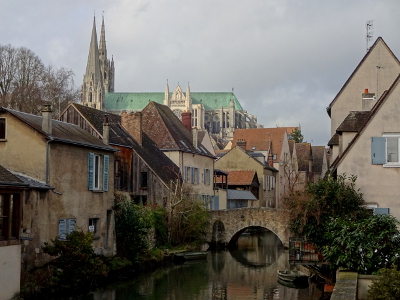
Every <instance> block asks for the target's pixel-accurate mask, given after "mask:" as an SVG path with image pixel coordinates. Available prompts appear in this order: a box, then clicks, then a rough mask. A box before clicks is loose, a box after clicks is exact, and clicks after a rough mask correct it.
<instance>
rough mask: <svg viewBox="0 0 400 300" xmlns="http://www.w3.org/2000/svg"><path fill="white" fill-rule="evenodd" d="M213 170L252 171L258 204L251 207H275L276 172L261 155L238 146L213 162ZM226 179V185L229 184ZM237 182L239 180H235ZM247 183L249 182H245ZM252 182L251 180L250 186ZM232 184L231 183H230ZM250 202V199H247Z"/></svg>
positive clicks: (252, 204)
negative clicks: (255, 179) (254, 176)
mask: <svg viewBox="0 0 400 300" xmlns="http://www.w3.org/2000/svg"><path fill="white" fill-rule="evenodd" d="M215 168H217V169H221V170H230V171H233V170H236V171H245V170H246V171H253V172H255V174H256V175H257V178H258V180H257V181H258V182H259V184H258V195H257V196H258V197H257V202H258V203H253V202H251V203H249V205H251V206H259V207H276V176H277V170H276V169H275V168H273V167H271V166H270V165H269V164H268V162H267V161H266V158H265V156H264V155H263V154H261V153H255V152H251V151H246V150H244V149H242V148H241V147H239V146H236V147H234V148H233V149H231V150H230V151H228V152H227V153H226V154H224V155H223V156H222V157H220V158H218V159H217V160H216V161H215ZM229 180H230V179H229V178H228V183H229ZM235 181H239V179H235ZM247 181H248V182H249V180H247ZM252 182H253V178H251V182H250V184H251V183H252ZM231 183H232V181H231ZM249 200H250V199H249Z"/></svg>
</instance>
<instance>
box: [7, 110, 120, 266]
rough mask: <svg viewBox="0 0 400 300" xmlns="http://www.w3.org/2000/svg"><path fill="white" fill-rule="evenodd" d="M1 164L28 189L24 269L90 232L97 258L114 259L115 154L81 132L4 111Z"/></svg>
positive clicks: (47, 117)
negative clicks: (46, 248) (70, 236)
mask: <svg viewBox="0 0 400 300" xmlns="http://www.w3.org/2000/svg"><path fill="white" fill-rule="evenodd" d="M0 123H1V124H2V126H0V164H1V165H3V166H4V167H5V168H6V169H7V170H9V171H11V172H12V173H13V174H14V175H15V176H17V177H18V178H19V179H20V180H21V181H23V182H24V183H27V184H29V190H26V191H25V194H24V197H25V199H24V201H23V202H22V203H21V210H22V218H21V230H20V232H19V235H20V239H21V240H23V243H22V245H21V248H22V249H21V252H22V262H23V268H28V269H29V268H30V267H32V266H35V265H36V266H37V265H41V264H42V263H44V262H46V261H48V259H49V257H48V256H47V255H46V254H44V253H43V252H42V246H43V245H44V242H50V240H51V239H54V238H55V237H56V236H59V237H60V238H61V239H63V238H65V236H66V234H67V233H69V232H71V231H73V230H74V229H76V228H82V229H83V230H84V231H91V232H92V233H93V236H94V240H93V247H94V249H95V251H96V252H97V253H103V254H105V255H112V254H114V228H113V223H114V218H113V210H112V207H113V203H114V168H113V165H114V152H115V151H116V150H115V149H114V148H112V147H110V146H109V145H107V144H104V143H103V141H101V140H100V139H98V138H96V137H94V136H92V135H91V134H89V133H88V132H86V131H85V130H83V129H81V128H79V127H78V126H75V125H72V124H67V123H64V122H60V121H56V120H52V119H51V110H50V108H49V107H48V106H47V107H45V109H44V110H43V115H42V116H35V115H30V114H26V113H21V112H18V111H15V110H11V109H6V108H0Z"/></svg>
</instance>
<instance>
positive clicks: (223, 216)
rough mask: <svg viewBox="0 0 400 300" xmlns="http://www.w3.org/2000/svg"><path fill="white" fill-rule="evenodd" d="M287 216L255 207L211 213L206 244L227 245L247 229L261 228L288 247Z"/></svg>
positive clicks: (286, 212)
mask: <svg viewBox="0 0 400 300" xmlns="http://www.w3.org/2000/svg"><path fill="white" fill-rule="evenodd" d="M288 220H289V214H288V211H286V210H282V209H274V208H265V207H256V208H239V209H231V210H217V211H212V212H211V222H210V226H209V229H208V236H207V242H213V243H215V242H216V243H220V244H225V245H227V244H228V243H229V242H231V241H234V240H236V239H237V238H238V237H239V235H240V234H241V232H242V231H244V230H245V229H246V228H248V227H253V226H257V227H263V228H266V229H269V230H271V231H272V232H273V233H275V234H276V235H277V236H278V237H279V239H280V240H281V242H282V244H283V246H286V247H288V246H289V237H290V231H289V228H288Z"/></svg>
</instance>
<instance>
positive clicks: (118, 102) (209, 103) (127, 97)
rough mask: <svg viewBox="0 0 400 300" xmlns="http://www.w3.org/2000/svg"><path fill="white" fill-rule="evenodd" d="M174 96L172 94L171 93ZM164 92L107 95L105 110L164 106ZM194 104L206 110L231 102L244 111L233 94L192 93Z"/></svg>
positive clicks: (225, 105)
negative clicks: (201, 105) (155, 105)
mask: <svg viewBox="0 0 400 300" xmlns="http://www.w3.org/2000/svg"><path fill="white" fill-rule="evenodd" d="M169 94H170V95H172V93H169ZM164 96H165V93H164V92H156V93H106V94H105V97H104V109H105V110H142V109H144V108H145V107H146V106H147V105H148V104H149V103H150V102H152V101H153V102H156V103H158V104H164ZM190 97H191V98H192V104H203V106H204V108H205V109H206V110H213V109H220V108H222V107H226V108H228V107H230V102H231V100H232V101H233V102H234V104H235V109H237V110H243V107H242V105H241V104H240V103H239V100H238V99H237V98H236V96H235V94H234V93H232V92H209V93H202V92H190Z"/></svg>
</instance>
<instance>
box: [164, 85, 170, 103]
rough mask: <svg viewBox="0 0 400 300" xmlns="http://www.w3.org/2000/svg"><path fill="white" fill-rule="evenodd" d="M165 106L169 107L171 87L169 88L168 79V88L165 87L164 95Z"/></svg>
mask: <svg viewBox="0 0 400 300" xmlns="http://www.w3.org/2000/svg"><path fill="white" fill-rule="evenodd" d="M164 105H167V106H168V105H169V86H168V79H167V86H166V87H165V93H164Z"/></svg>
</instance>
